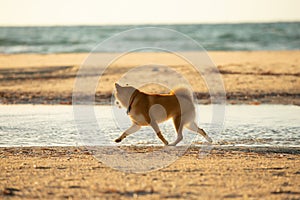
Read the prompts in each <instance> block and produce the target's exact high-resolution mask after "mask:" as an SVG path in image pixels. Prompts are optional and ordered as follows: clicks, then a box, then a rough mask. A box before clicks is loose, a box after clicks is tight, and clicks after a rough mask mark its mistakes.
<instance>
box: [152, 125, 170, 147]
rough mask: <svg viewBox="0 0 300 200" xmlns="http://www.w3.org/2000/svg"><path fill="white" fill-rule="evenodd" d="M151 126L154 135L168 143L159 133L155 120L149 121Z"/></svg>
mask: <svg viewBox="0 0 300 200" xmlns="http://www.w3.org/2000/svg"><path fill="white" fill-rule="evenodd" d="M150 125H151V127H152V128H153V129H154V131H155V133H156V135H157V136H158V137H159V139H160V140H161V141H162V142H163V143H164V144H165V145H168V144H169V142H168V141H167V140H166V139H165V138H164V136H163V135H162V134H161V132H160V130H159V126H158V124H157V123H156V122H155V121H151V123H150Z"/></svg>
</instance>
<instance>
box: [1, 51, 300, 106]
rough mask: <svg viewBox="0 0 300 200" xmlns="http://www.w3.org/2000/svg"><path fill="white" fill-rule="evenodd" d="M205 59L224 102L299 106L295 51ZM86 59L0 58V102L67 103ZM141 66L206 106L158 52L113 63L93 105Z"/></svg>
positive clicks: (197, 83)
mask: <svg viewBox="0 0 300 200" xmlns="http://www.w3.org/2000/svg"><path fill="white" fill-rule="evenodd" d="M191 54H193V53H191ZM110 55H111V54H105V53H102V54H99V56H98V57H97V58H98V60H97V65H99V66H101V65H102V64H104V61H105V59H106V58H108V56H110ZM208 55H209V56H210V57H211V58H212V60H213V62H214V63H215V64H216V66H217V67H218V69H219V71H220V73H221V75H222V78H223V81H224V85H225V89H226V98H227V103H231V104H241V103H246V104H261V103H267V104H295V105H300V59H299V57H300V51H242V52H208ZM87 56H88V54H50V55H39V54H15V55H14V54H12V55H4V54H2V55H0V101H1V102H0V103H3V104H18V103H32V104H71V102H72V90H73V86H74V80H75V77H76V73H77V71H78V69H79V66H80V65H81V64H82V63H83V62H84V60H85V58H86V57H87ZM194 56H197V54H195V53H194ZM145 63H161V64H164V65H167V66H171V67H172V68H173V69H175V70H176V71H177V72H179V73H180V74H182V75H184V76H185V77H186V78H187V79H188V80H189V81H190V83H191V86H192V87H193V90H194V92H195V96H196V97H197V98H198V100H199V103H203V104H207V103H210V96H209V93H208V89H207V87H206V85H205V82H204V80H203V79H201V78H199V76H196V75H195V71H193V70H187V68H188V67H187V66H188V64H187V63H186V62H184V61H183V60H182V59H179V58H175V57H174V56H173V57H172V55H170V54H164V53H134V54H130V55H128V56H126V57H123V58H122V59H118V60H116V61H115V62H113V63H112V64H111V65H110V68H109V70H107V71H106V73H105V74H104V76H103V79H102V82H101V85H100V86H99V87H98V88H97V92H96V94H95V96H96V102H97V103H108V101H109V100H110V97H111V92H112V89H113V83H114V82H116V81H117V80H119V79H120V77H121V76H122V74H123V73H125V72H126V71H128V70H130V69H132V68H134V67H136V66H139V65H144V64H145ZM161 75H162V76H163V73H161ZM137 78H139V77H138V76H137ZM153 92H155V91H153Z"/></svg>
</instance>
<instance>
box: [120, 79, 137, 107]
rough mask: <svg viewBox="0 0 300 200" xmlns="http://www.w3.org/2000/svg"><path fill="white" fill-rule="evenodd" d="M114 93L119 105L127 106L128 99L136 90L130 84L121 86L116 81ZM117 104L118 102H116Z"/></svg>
mask: <svg viewBox="0 0 300 200" xmlns="http://www.w3.org/2000/svg"><path fill="white" fill-rule="evenodd" d="M115 88H116V93H115V96H116V98H117V100H118V101H119V102H120V103H121V105H122V106H123V107H125V108H127V107H128V106H129V101H130V98H131V96H132V95H133V93H134V91H135V90H137V89H136V88H134V87H131V86H124V87H123V86H121V85H119V84H118V83H115ZM117 104H118V102H117Z"/></svg>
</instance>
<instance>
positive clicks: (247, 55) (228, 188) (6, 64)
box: [0, 51, 300, 199]
mask: <svg viewBox="0 0 300 200" xmlns="http://www.w3.org/2000/svg"><path fill="white" fill-rule="evenodd" d="M192 54H193V53H192ZM194 54H195V53H194ZM196 55H197V54H195V56H196ZM208 55H209V56H210V57H211V58H212V60H213V62H214V63H215V65H216V66H217V67H218V70H219V72H220V73H221V75H222V78H223V81H224V86H225V89H226V98H227V103H228V104H251V105H259V104H293V105H300V59H299V58H300V51H243V52H239V51H236V52H208ZM87 56H88V54H84V53H82V54H46V55H43V54H2V55H0V104H71V103H72V90H73V86H74V81H75V78H76V73H77V71H78V70H79V67H80V66H81V64H82V63H83V61H84V60H85V58H86V57H87ZM109 56H110V54H105V53H102V54H99V57H98V58H100V59H99V60H100V61H101V59H103V60H105V59H106V58H107V57H109ZM158 62H159V63H162V64H164V65H167V66H170V67H171V68H172V69H175V70H176V71H177V72H179V73H180V74H182V75H184V76H185V77H186V78H187V79H188V80H190V83H191V86H192V87H193V90H194V92H195V96H196V97H197V98H198V101H199V103H201V104H209V103H210V98H209V93H208V89H207V87H206V85H205V81H204V80H202V79H199V78H196V77H195V71H190V70H186V69H187V66H188V64H187V63H186V62H184V61H182V60H180V59H176V58H174V57H172V55H169V54H164V53H135V54H130V55H128V56H127V57H126V58H124V59H119V60H116V61H115V62H113V63H112V64H111V66H110V68H109V69H108V70H107V71H106V73H105V74H104V76H103V82H102V84H101V85H99V87H98V88H97V91H96V94H95V96H96V102H97V103H99V104H107V103H109V101H110V98H111V94H112V90H113V85H114V82H116V81H117V80H119V79H120V78H121V76H122V74H123V73H125V72H127V71H128V70H130V69H132V68H134V67H136V66H139V65H144V64H145V63H158ZM101 64H103V63H101V62H99V63H98V65H100V66H101ZM163 75H164V74H163V72H162V76H163ZM158 78H159V77H158ZM145 89H146V90H147V89H148V90H149V91H150V92H157V91H155V89H154V90H153V88H145ZM0 128H1V127H0ZM128 148H129V149H130V148H132V149H131V151H138V149H136V148H135V147H134V146H131V147H128ZM142 148H144V149H146V150H152V149H151V148H152V147H142ZM0 163H1V165H0V199H10V198H12V199H34V198H37V199H132V198H138V199H300V189H299V188H300V167H299V166H300V149H299V148H292V147H286V148H275V147H271V148H247V147H243V148H242V147H224V146H222V147H220V146H215V147H214V148H213V149H212V151H211V152H210V153H209V154H208V155H206V156H204V157H200V156H199V147H193V148H190V149H189V150H188V151H187V152H186V154H185V155H184V156H183V157H181V158H179V159H178V160H177V161H176V162H174V163H173V164H171V165H170V166H168V167H166V168H163V169H160V170H156V171H153V172H149V173H141V174H134V173H125V172H121V171H117V170H114V169H112V168H110V167H108V166H106V165H104V164H103V163H101V162H99V161H98V160H96V159H95V158H94V157H93V156H92V155H91V154H90V152H88V151H87V150H86V149H85V148H84V147H2V148H0Z"/></svg>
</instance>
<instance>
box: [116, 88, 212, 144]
mask: <svg viewBox="0 0 300 200" xmlns="http://www.w3.org/2000/svg"><path fill="white" fill-rule="evenodd" d="M115 88H116V90H115V96H116V99H117V104H119V105H120V104H121V106H123V107H125V108H127V115H128V116H129V117H130V119H131V121H132V125H131V126H130V127H129V128H128V129H127V130H126V131H124V132H123V134H122V135H121V136H120V137H119V138H117V139H116V140H115V142H117V143H119V142H121V141H122V140H123V139H124V138H126V137H127V136H128V135H130V134H132V133H134V132H137V131H138V130H139V129H140V128H141V126H151V127H152V128H153V129H154V131H155V133H156V134H157V136H158V138H159V139H160V140H161V141H162V142H163V143H164V144H165V145H170V146H175V145H177V144H178V143H179V142H180V141H181V140H182V139H183V135H182V131H183V128H187V129H189V130H191V131H194V132H197V133H199V134H201V135H202V136H203V137H204V138H205V139H206V140H207V141H208V142H210V143H211V142H212V139H211V138H210V137H209V136H208V135H207V134H206V133H205V131H204V130H203V129H201V128H199V127H198V126H197V124H196V122H195V117H196V112H195V106H194V104H193V96H192V93H191V92H190V91H189V90H188V89H187V88H184V87H178V88H176V89H174V90H172V91H171V92H170V93H169V94H147V93H144V92H142V91H140V90H138V89H137V88H134V87H131V86H121V85H119V84H118V83H115ZM119 102H120V103H119ZM170 118H172V119H173V123H174V125H175V129H176V132H177V139H176V140H175V141H174V142H173V143H171V144H169V142H168V141H167V140H166V139H165V138H164V136H163V135H162V133H161V131H160V129H159V126H158V124H159V123H161V122H163V121H166V120H168V119H170Z"/></svg>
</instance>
